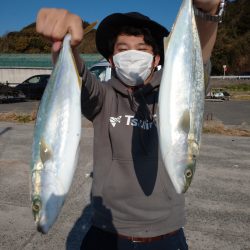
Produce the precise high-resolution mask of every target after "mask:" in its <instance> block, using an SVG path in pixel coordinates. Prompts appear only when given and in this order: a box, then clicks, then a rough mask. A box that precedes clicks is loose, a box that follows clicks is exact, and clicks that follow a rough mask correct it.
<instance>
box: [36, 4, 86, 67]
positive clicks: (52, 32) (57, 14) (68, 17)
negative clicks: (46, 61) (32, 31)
mask: <svg viewBox="0 0 250 250" xmlns="http://www.w3.org/2000/svg"><path fill="white" fill-rule="evenodd" d="M36 31H37V32H38V33H40V34H41V35H43V36H45V37H47V38H48V39H49V40H51V41H52V42H53V45H52V58H53V61H54V63H55V62H56V60H57V57H58V54H59V51H60V49H61V45H62V41H63V38H64V37H65V35H66V34H67V33H70V34H71V46H72V48H73V53H74V56H75V59H76V63H77V67H78V70H79V71H80V69H81V65H82V62H81V60H80V56H79V54H78V51H77V46H78V45H79V44H80V43H81V41H82V39H83V33H84V32H83V27H82V19H81V18H80V17H79V16H77V15H74V14H72V13H70V12H68V11H67V10H64V9H46V8H44V9H41V10H40V11H39V12H38V14H37V20H36Z"/></svg>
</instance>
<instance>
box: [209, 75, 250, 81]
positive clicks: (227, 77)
mask: <svg viewBox="0 0 250 250" xmlns="http://www.w3.org/2000/svg"><path fill="white" fill-rule="evenodd" d="M211 78H212V79H223V80H224V79H235V80H239V79H250V76H211Z"/></svg>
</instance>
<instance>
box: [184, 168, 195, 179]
mask: <svg viewBox="0 0 250 250" xmlns="http://www.w3.org/2000/svg"><path fill="white" fill-rule="evenodd" d="M185 176H186V178H188V179H190V178H191V177H192V176H193V173H192V170H191V169H187V170H186V172H185Z"/></svg>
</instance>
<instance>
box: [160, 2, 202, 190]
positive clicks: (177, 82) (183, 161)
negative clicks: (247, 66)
mask: <svg viewBox="0 0 250 250" xmlns="http://www.w3.org/2000/svg"><path fill="white" fill-rule="evenodd" d="M164 45H165V57H164V67H163V75H162V80H161V84H160V91H159V108H158V117H159V124H158V136H159V143H160V151H161V156H162V160H163V163H164V165H165V168H166V170H167V172H168V174H169V176H170V179H171V181H172V183H173V185H174V187H175V189H176V192H177V193H185V192H186V191H187V189H188V187H189V186H190V184H191V181H192V178H193V176H194V172H195V166H196V159H197V156H198V154H199V150H200V144H201V133H202V125H203V112H204V100H205V99H204V92H205V90H204V71H203V61H202V51H201V46H200V40H199V36H198V31H197V26H196V20H195V17H194V12H193V5H192V0H183V2H182V5H181V7H180V10H179V13H178V16H177V19H176V21H175V23H174V26H173V28H172V30H171V33H170V35H169V37H168V38H165V41H164Z"/></svg>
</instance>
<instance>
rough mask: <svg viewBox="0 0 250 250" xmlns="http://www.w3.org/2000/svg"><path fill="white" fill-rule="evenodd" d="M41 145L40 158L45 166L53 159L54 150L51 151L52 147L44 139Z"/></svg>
mask: <svg viewBox="0 0 250 250" xmlns="http://www.w3.org/2000/svg"><path fill="white" fill-rule="evenodd" d="M39 144H40V158H41V161H42V163H43V164H44V163H45V162H46V161H48V160H49V159H51V158H52V150H51V149H50V147H49V146H48V144H47V143H46V142H45V140H44V139H43V138H42V139H41V141H40V143H39Z"/></svg>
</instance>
